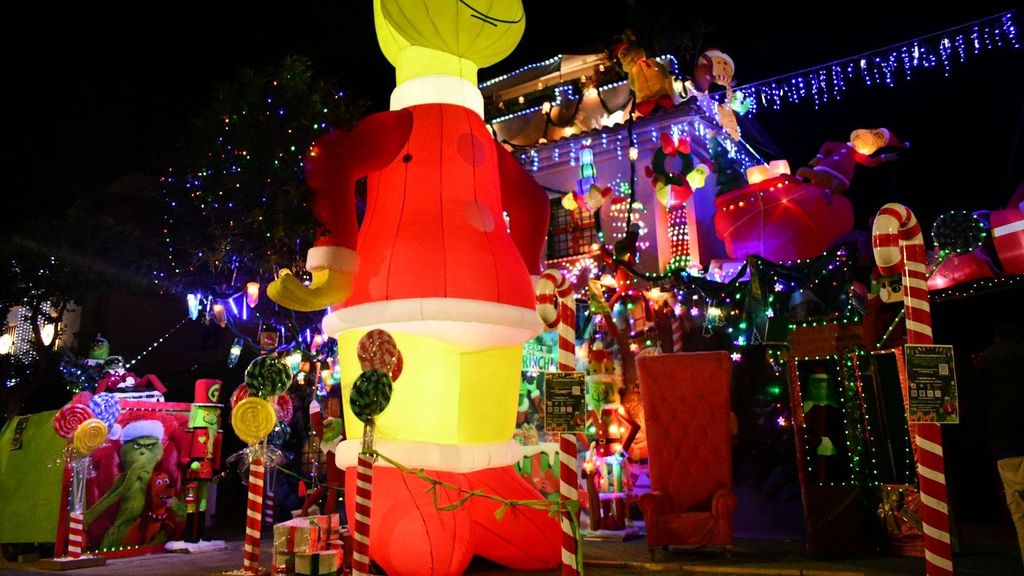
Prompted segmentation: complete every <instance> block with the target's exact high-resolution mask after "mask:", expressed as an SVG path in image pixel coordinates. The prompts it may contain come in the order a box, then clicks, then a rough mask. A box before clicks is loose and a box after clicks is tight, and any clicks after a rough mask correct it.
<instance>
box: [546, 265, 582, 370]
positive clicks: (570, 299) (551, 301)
mask: <svg viewBox="0 0 1024 576" xmlns="http://www.w3.org/2000/svg"><path fill="white" fill-rule="evenodd" d="M556 301H557V302H558V303H559V305H558V306H557V307H556V305H555V303H556ZM537 314H538V315H539V316H540V319H541V321H542V322H544V326H545V327H547V328H548V329H549V330H553V329H555V328H556V327H557V328H558V369H559V370H561V371H563V372H572V371H574V370H576V298H575V296H574V295H573V292H572V284H571V283H569V280H568V279H566V278H565V276H564V275H563V274H562V273H561V272H559V271H558V270H555V269H554V268H549V269H547V270H545V271H544V273H543V274H541V275H540V279H539V280H538V281H537Z"/></svg>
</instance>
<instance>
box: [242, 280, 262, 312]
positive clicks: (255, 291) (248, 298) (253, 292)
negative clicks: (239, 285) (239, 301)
mask: <svg viewBox="0 0 1024 576" xmlns="http://www.w3.org/2000/svg"><path fill="white" fill-rule="evenodd" d="M259 301H260V283H259V282H249V283H248V284H246V285H245V303H246V304H248V305H249V308H255V307H256V303H257V302H259Z"/></svg>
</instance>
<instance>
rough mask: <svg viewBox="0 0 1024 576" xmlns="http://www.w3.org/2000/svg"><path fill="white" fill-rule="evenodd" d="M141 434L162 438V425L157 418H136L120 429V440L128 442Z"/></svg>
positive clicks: (141, 435)
mask: <svg viewBox="0 0 1024 576" xmlns="http://www.w3.org/2000/svg"><path fill="white" fill-rule="evenodd" d="M143 436H154V437H156V438H158V439H159V440H161V441H162V440H163V439H164V425H163V424H162V423H161V422H160V421H159V420H136V421H135V422H132V423H131V424H128V425H126V426H125V427H124V428H123V429H122V430H121V442H130V441H132V440H135V439H136V438H141V437H143Z"/></svg>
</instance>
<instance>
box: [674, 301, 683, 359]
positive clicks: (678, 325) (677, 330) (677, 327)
mask: <svg viewBox="0 0 1024 576" xmlns="http://www.w3.org/2000/svg"><path fill="white" fill-rule="evenodd" d="M672 351H673V352H682V351H683V321H682V320H680V319H679V315H678V314H676V312H675V310H673V311H672Z"/></svg>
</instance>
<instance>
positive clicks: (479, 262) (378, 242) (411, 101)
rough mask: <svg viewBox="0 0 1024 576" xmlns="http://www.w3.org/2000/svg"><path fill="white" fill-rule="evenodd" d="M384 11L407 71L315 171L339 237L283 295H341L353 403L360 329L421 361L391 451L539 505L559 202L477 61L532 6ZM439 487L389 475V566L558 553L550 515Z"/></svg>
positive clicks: (316, 160) (346, 457)
mask: <svg viewBox="0 0 1024 576" xmlns="http://www.w3.org/2000/svg"><path fill="white" fill-rule="evenodd" d="M374 18H375V24H376V30H377V40H378V42H379V43H380V46H381V49H382V50H383V52H384V54H385V56H387V58H388V60H389V61H390V62H391V63H392V64H393V65H394V66H395V69H396V71H397V83H398V86H397V88H395V90H394V92H393V93H392V96H391V110H390V111H388V112H383V113H380V114H374V115H372V116H369V117H367V118H366V119H364V120H363V121H362V122H360V123H359V124H358V125H357V126H356V127H355V128H354V129H352V130H351V131H336V132H333V133H331V134H328V135H327V136H325V137H323V138H321V139H320V140H319V141H317V142H316V143H315V145H314V146H313V148H312V149H311V151H310V153H309V155H308V157H307V164H306V171H307V180H308V182H309V185H310V187H311V188H312V189H313V190H314V193H315V194H314V210H315V213H316V216H317V217H318V219H319V220H320V221H321V223H322V224H323V225H324V230H323V234H322V235H320V236H319V238H318V240H317V242H316V246H315V247H314V248H312V249H311V250H310V252H309V254H308V256H307V261H306V267H307V268H308V269H309V270H310V271H311V272H312V274H313V277H312V281H311V282H310V284H309V286H305V285H303V283H302V282H300V281H299V280H298V279H297V278H295V277H294V276H293V275H291V274H287V273H285V274H283V275H282V276H281V277H279V278H278V280H277V281H276V282H275V283H273V284H272V285H271V286H270V287H269V288H268V294H269V295H270V297H271V298H272V299H274V300H275V301H276V302H278V303H280V304H282V305H284V306H287V307H290V308H293V309H300V310H316V309H321V308H326V307H327V306H331V310H332V312H331V313H330V314H329V315H328V316H327V318H326V319H325V320H324V330H325V332H326V333H328V334H334V335H335V336H336V337H337V338H338V343H339V356H340V361H341V364H342V375H343V383H342V390H343V393H344V394H345V396H346V400H347V397H348V395H349V393H350V391H351V387H352V382H353V380H354V379H355V377H356V376H357V375H359V373H360V371H361V369H360V365H359V361H358V359H357V356H356V344H357V342H358V341H359V339H360V338H361V337H362V336H363V335H364V334H365V333H366V332H367V331H369V330H371V329H374V328H382V329H385V330H387V331H389V332H390V333H391V334H392V335H393V336H394V338H395V341H396V342H397V345H398V348H399V349H400V350H401V352H402V355H403V357H404V362H405V367H404V370H403V372H402V377H401V380H399V381H397V382H396V383H395V388H394V394H393V396H392V399H391V403H390V404H389V405H388V408H387V410H386V411H384V412H383V413H382V414H381V415H380V416H378V417H377V418H376V436H375V437H376V443H375V446H376V447H377V448H378V449H379V450H380V452H381V453H383V454H386V455H388V456H389V457H391V458H393V459H395V460H397V461H399V462H401V463H403V464H405V465H407V466H409V467H411V468H413V469H418V468H423V469H424V470H425V471H426V473H427V474H429V475H430V476H433V477H435V478H439V479H441V480H444V481H446V482H449V483H451V484H454V485H457V486H460V487H462V488H465V489H468V490H480V491H483V492H486V493H488V494H494V495H497V496H500V497H502V498H506V499H509V500H518V499H540V498H541V496H540V495H539V494H538V493H537V492H536V491H535V490H534V489H533V488H531V487H530V486H529V485H528V484H527V483H526V482H525V481H523V480H522V479H521V478H520V477H519V476H518V475H517V474H516V472H515V470H514V469H513V464H514V463H516V462H518V461H519V460H520V458H521V453H520V448H519V445H518V444H517V443H516V442H515V441H513V440H512V434H513V431H514V427H515V419H516V409H517V401H518V394H519V378H520V366H521V354H522V351H521V345H522V343H523V342H525V341H527V340H529V339H530V338H532V337H533V336H535V335H536V334H538V333H539V332H540V331H541V329H542V326H541V324H540V321H539V319H538V318H537V314H536V312H535V296H534V292H533V283H532V281H531V274H537V273H539V272H540V259H541V252H542V250H543V247H544V236H545V233H546V230H547V223H548V213H549V205H548V201H547V197H546V195H545V193H544V192H543V190H542V189H541V188H540V187H539V186H537V184H536V183H535V182H534V181H533V180H532V179H531V178H530V177H529V175H527V174H526V172H525V171H524V170H523V169H522V167H521V166H520V165H519V164H518V163H517V162H516V161H515V159H513V158H512V156H511V155H510V154H509V153H508V152H507V151H506V150H505V149H504V148H502V147H501V146H500V145H497V143H496V142H495V141H494V139H493V137H492V136H491V134H490V133H489V132H488V130H487V127H486V125H485V124H484V122H483V118H482V116H483V97H482V95H481V93H480V91H479V90H478V89H477V69H478V67H482V66H489V65H491V64H494V63H495V62H497V61H499V60H500V59H502V58H503V57H505V56H506V55H508V54H509V53H510V52H511V51H512V49H513V48H514V47H515V46H516V44H517V43H518V41H519V39H520V37H521V36H522V33H523V28H524V25H525V17H524V12H523V7H522V4H521V2H519V1H518V0H515V1H504V2H503V1H497V0H479V1H476V2H472V1H458V0H451V1H433V2H427V1H425V0H418V1H417V0H405V1H402V0H375V1H374ZM364 176H366V177H367V188H368V198H367V206H366V215H365V217H364V219H363V222H362V225H361V226H357V224H356V215H355V196H354V195H355V182H356V180H358V179H359V178H362V177H364ZM506 218H507V220H506ZM344 404H345V410H346V414H345V422H346V424H347V430H346V432H347V437H348V438H349V439H350V440H347V441H346V442H343V443H342V444H340V445H339V446H338V447H337V464H338V466H339V467H342V468H346V469H347V477H346V487H347V493H348V494H354V493H355V487H354V484H355V467H354V464H355V459H356V455H357V453H358V451H359V447H360V440H359V439H360V438H361V436H362V433H363V430H362V424H361V423H360V422H359V420H357V419H356V418H355V417H354V416H353V415H352V413H351V412H350V410H349V406H348V402H347V401H346V402H345V403H344ZM428 488H429V486H428V485H427V484H426V483H425V482H423V481H422V480H419V479H417V478H416V477H415V476H410V475H406V474H403V473H401V472H400V471H398V470H396V469H394V468H391V467H387V466H385V465H383V464H381V463H378V466H377V467H376V468H375V471H374V477H373V499H372V515H371V529H370V556H371V558H372V559H373V560H374V561H375V562H377V563H378V564H380V565H381V567H383V568H384V569H385V570H386V571H387V572H388V573H389V574H458V573H461V572H462V571H463V570H464V569H465V568H466V566H467V565H468V563H469V561H470V559H471V558H472V557H473V556H474V555H479V556H483V557H485V558H487V559H489V560H491V561H494V562H497V563H500V564H503V565H505V566H509V567H513V568H518V569H539V568H551V567H554V566H556V565H557V564H558V563H559V559H560V555H559V554H560V553H559V546H560V536H559V533H560V530H559V527H558V524H557V522H556V521H555V520H554V519H552V518H551V517H549V516H548V515H547V513H546V512H544V511H542V510H533V509H529V508H526V507H512V508H508V509H505V510H504V511H503V512H504V513H503V514H502V515H501V518H500V519H498V518H497V517H496V514H495V513H496V512H497V511H498V509H499V508H500V507H501V505H500V504H499V503H498V502H496V501H493V500H489V499H485V498H472V499H469V500H468V501H466V502H465V503H463V504H462V505H461V506H458V507H456V508H455V509H454V510H450V511H449V510H446V511H441V510H438V506H439V505H440V506H443V505H445V504H450V503H456V502H457V501H459V500H461V499H462V498H463V496H464V494H461V493H456V492H454V491H449V490H438V491H437V492H436V493H435V492H433V491H430V490H428ZM435 495H436V497H437V501H436V502H435V499H434V497H435ZM347 504H348V506H349V517H350V518H351V517H352V514H353V506H354V503H353V501H352V499H351V498H349V499H348V502H347Z"/></svg>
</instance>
